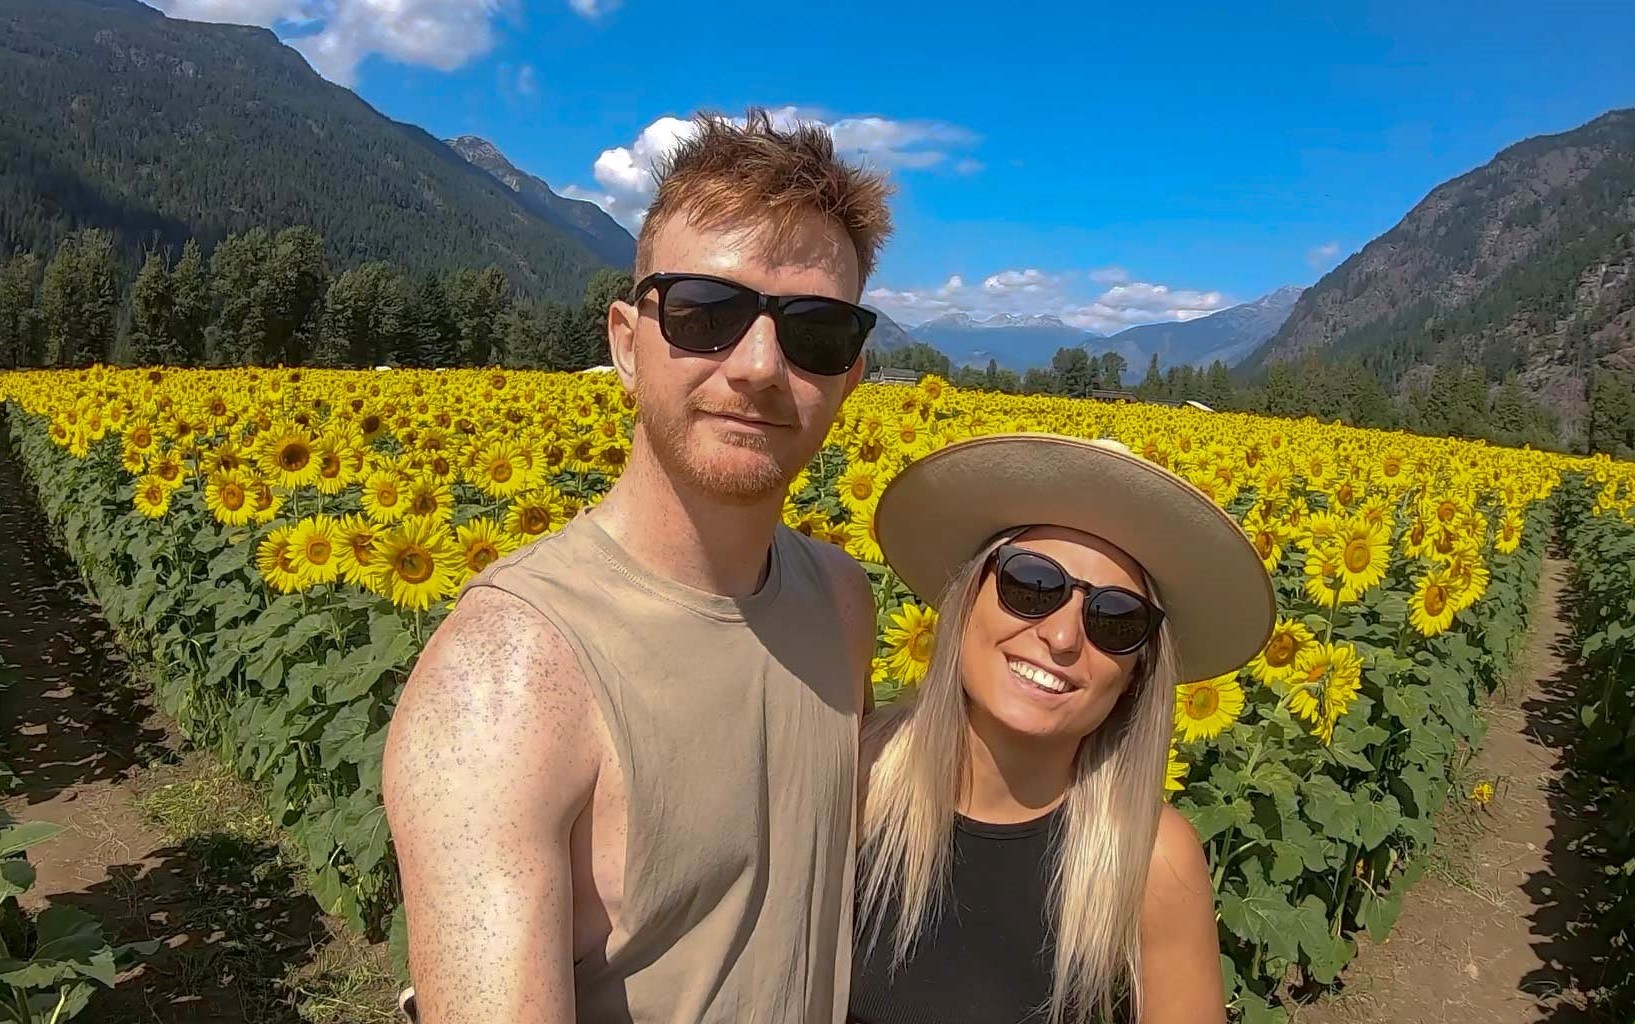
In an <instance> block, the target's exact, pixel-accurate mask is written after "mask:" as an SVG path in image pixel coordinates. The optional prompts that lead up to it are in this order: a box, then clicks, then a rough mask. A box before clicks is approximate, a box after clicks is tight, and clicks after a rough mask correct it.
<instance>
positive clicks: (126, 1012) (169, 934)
mask: <svg viewBox="0 0 1635 1024" xmlns="http://www.w3.org/2000/svg"><path fill="white" fill-rule="evenodd" d="M295 886H296V881H295V877H294V874H293V872H292V871H291V869H290V868H289V866H288V865H287V864H286V863H285V862H284V861H282V860H281V859H280V858H279V856H278V851H277V849H276V848H275V847H273V846H271V845H269V844H266V843H260V842H251V841H245V840H242V839H238V838H236V837H232V836H225V835H213V836H204V837H200V838H196V839H190V840H188V841H187V842H185V843H182V844H180V845H177V846H170V847H165V848H162V849H158V850H154V851H153V852H152V853H151V854H149V855H148V856H147V857H146V858H144V859H143V860H142V861H140V862H137V863H129V864H114V865H109V867H108V877H107V880H106V881H104V882H101V883H98V884H96V885H93V886H91V887H89V888H87V889H85V890H82V891H80V892H72V893H64V894H62V895H59V896H56V897H53V898H52V900H51V902H52V903H62V904H69V905H72V906H76V907H79V908H81V909H83V910H85V911H86V912H88V913H90V914H93V915H95V916H96V917H97V918H98V919H99V920H101V921H103V922H105V923H106V924H107V925H108V927H109V930H110V931H114V930H117V932H118V939H117V941H121V942H136V941H144V940H149V939H158V940H160V941H161V943H162V946H161V948H160V949H159V951H158V952H157V953H155V954H154V955H153V956H151V957H148V958H146V960H145V962H144V963H143V964H142V966H141V967H140V969H139V970H137V971H136V972H135V973H134V974H133V975H132V976H130V977H127V978H125V979H123V980H122V981H121V982H120V983H119V985H118V986H117V987H115V988H114V989H113V990H112V991H105V992H99V993H98V995H97V998H96V1000H95V1002H93V1004H92V1009H93V1010H94V1011H95V1012H96V1015H97V1016H96V1019H97V1020H99V1021H106V1022H107V1024H138V1022H141V1024H150V1022H152V1024H181V1022H184V1021H185V1022H187V1024H195V1022H199V1024H218V1022H219V1024H227V1022H229V1021H231V1022H234V1024H298V1022H300V1021H301V1020H302V1018H301V1017H300V1015H299V1014H298V1013H297V1012H296V1009H295V1006H296V1001H297V1000H296V998H295V993H293V992H291V991H289V990H288V989H287V988H286V987H285V980H286V978H287V977H289V976H290V975H291V974H292V972H298V971H299V970H300V968H302V967H303V966H305V965H306V964H308V963H310V962H311V961H312V959H313V958H314V956H315V955H316V953H317V950H318V948H319V947H320V946H321V945H322V944H323V943H324V942H325V940H326V939H327V938H328V935H329V933H328V930H327V929H326V927H325V925H324V922H323V920H322V917H321V915H320V911H319V908H318V905H317V903H316V902H314V901H313V900H312V899H311V898H310V897H307V896H297V895H292V891H293V890H294V889H295Z"/></svg>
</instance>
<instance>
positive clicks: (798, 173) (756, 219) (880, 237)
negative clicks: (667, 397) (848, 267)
mask: <svg viewBox="0 0 1635 1024" xmlns="http://www.w3.org/2000/svg"><path fill="white" fill-rule="evenodd" d="M693 123H694V125H695V128H696V130H695V131H693V132H692V133H690V135H689V136H688V138H686V139H685V140H684V141H683V142H682V143H681V144H680V145H679V146H678V147H677V148H676V149H675V150H674V152H672V153H671V154H670V155H669V157H668V158H667V159H666V160H665V161H664V162H663V164H662V165H661V166H660V167H659V168H657V171H656V173H657V177H658V180H659V186H658V193H657V195H656V196H654V198H653V205H652V206H651V207H650V208H649V209H648V212H647V219H646V220H645V221H644V222H643V223H642V228H641V234H640V235H639V236H638V237H637V239H636V277H637V278H638V279H640V278H641V277H642V276H644V275H645V274H646V273H648V271H649V270H650V269H651V268H652V259H653V239H654V237H655V236H656V235H657V233H658V231H659V229H660V228H662V227H663V226H664V225H665V223H667V222H668V221H670V220H672V219H674V218H676V217H678V216H679V217H685V218H686V219H687V220H688V221H689V222H691V223H692V224H694V225H696V226H698V227H700V228H703V229H705V230H720V229H723V228H730V227H737V226H745V227H752V228H753V229H754V231H755V233H756V235H757V236H758V237H759V238H762V239H764V240H765V242H766V244H767V245H768V246H769V247H776V246H777V244H778V243H779V242H780V241H781V240H784V239H789V238H792V237H793V236H794V234H795V232H794V230H793V229H794V227H795V226H796V224H797V223H798V222H799V221H800V220H801V219H802V218H805V217H808V216H810V215H812V214H813V213H817V214H821V215H823V216H825V217H832V218H834V219H835V220H836V221H837V222H839V224H840V225H841V226H842V227H843V228H845V229H846V234H847V235H848V236H849V237H850V238H851V241H852V246H853V247H854V248H855V249H856V250H857V269H858V288H859V290H861V289H862V287H863V285H864V283H865V282H866V281H867V280H868V279H869V275H870V274H872V273H873V272H874V267H875V263H876V261H877V260H878V259H879V255H880V249H881V247H882V246H883V245H884V244H885V241H886V239H887V238H888V237H889V236H890V235H891V210H890V209H889V208H888V207H887V205H886V201H887V199H888V198H889V197H890V196H891V194H892V192H893V188H892V186H891V184H890V183H889V182H887V180H886V178H885V176H884V175H883V174H880V173H878V172H874V171H869V170H866V169H864V168H861V167H857V166H853V165H851V164H848V163H846V162H845V161H844V160H841V159H840V158H839V157H837V156H836V155H835V145H834V139H833V137H832V136H830V134H829V131H828V129H827V128H825V127H824V126H823V125H821V124H797V125H796V126H794V127H792V128H790V129H788V130H787V131H785V130H780V129H779V128H777V127H776V126H775V125H773V123H772V117H771V115H770V114H768V113H767V111H766V110H765V109H763V108H760V107H752V108H750V110H749V111H748V114H747V116H746V118H745V123H743V124H738V123H735V122H734V121H732V120H731V119H729V118H727V117H724V116H722V115H719V114H709V113H704V114H699V115H697V116H695V117H694V119H693Z"/></svg>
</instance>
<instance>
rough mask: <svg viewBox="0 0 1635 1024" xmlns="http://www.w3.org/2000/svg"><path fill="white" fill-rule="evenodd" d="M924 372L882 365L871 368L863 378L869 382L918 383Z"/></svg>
mask: <svg viewBox="0 0 1635 1024" xmlns="http://www.w3.org/2000/svg"><path fill="white" fill-rule="evenodd" d="M922 376H924V374H922V373H920V371H918V370H899V369H897V368H896V367H892V366H882V367H879V368H877V369H875V370H872V371H871V372H870V373H869V375H868V376H867V377H866V378H865V379H866V380H867V381H868V382H869V383H871V384H918V383H919V382H920V378H921V377H922Z"/></svg>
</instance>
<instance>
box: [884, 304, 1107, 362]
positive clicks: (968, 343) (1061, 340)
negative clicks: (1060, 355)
mask: <svg viewBox="0 0 1635 1024" xmlns="http://www.w3.org/2000/svg"><path fill="white" fill-rule="evenodd" d="M908 333H909V334H910V336H912V337H913V338H914V339H915V340H916V341H923V342H925V343H927V344H929V345H931V346H933V347H935V348H937V349H938V350H940V351H941V352H942V353H943V354H945V355H947V356H948V358H949V359H950V360H952V362H953V364H954V365H955V366H986V365H987V364H988V360H990V359H993V360H995V361H997V362H998V363H999V365H1000V366H1002V367H1004V368H1005V369H1008V370H1015V371H1016V372H1018V373H1021V372H1023V371H1025V370H1027V368H1028V367H1030V366H1049V365H1050V360H1051V357H1052V356H1054V355H1055V354H1056V350H1057V349H1061V348H1071V347H1073V346H1075V345H1084V344H1085V343H1086V342H1092V343H1093V342H1095V341H1097V340H1098V339H1100V338H1101V335H1099V334H1095V333H1093V332H1091V331H1086V330H1084V329H1083V328H1080V327H1072V326H1070V325H1068V324H1065V323H1063V322H1062V321H1061V320H1059V319H1057V318H1056V317H1053V316H1028V317H1021V316H1015V315H1013V314H1007V313H1001V314H999V315H997V316H992V317H989V318H987V319H985V320H977V319H975V318H974V317H972V316H971V315H970V314H968V313H948V314H945V315H943V316H939V317H937V318H936V319H935V320H927V321H926V322H925V323H923V324H920V325H919V326H918V327H913V328H910V329H909V332H908ZM1091 347H1092V348H1093V347H1094V345H1092V346H1091Z"/></svg>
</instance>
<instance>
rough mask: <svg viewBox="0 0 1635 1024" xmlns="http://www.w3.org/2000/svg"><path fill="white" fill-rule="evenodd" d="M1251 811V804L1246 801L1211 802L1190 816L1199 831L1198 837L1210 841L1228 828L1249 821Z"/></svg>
mask: <svg viewBox="0 0 1635 1024" xmlns="http://www.w3.org/2000/svg"><path fill="white" fill-rule="evenodd" d="M1249 812H1250V808H1249V805H1248V804H1245V803H1230V804H1210V805H1209V806H1207V807H1200V808H1198V809H1197V810H1195V811H1193V812H1192V813H1191V814H1190V815H1189V817H1191V819H1192V827H1193V828H1194V829H1196V830H1197V831H1198V838H1199V839H1200V840H1202V841H1203V842H1208V841H1209V840H1211V839H1213V838H1214V837H1215V836H1217V835H1219V834H1220V833H1222V832H1225V831H1226V830H1227V829H1228V828H1234V827H1237V826H1240V825H1243V824H1245V823H1247V822H1248V821H1249Z"/></svg>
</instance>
